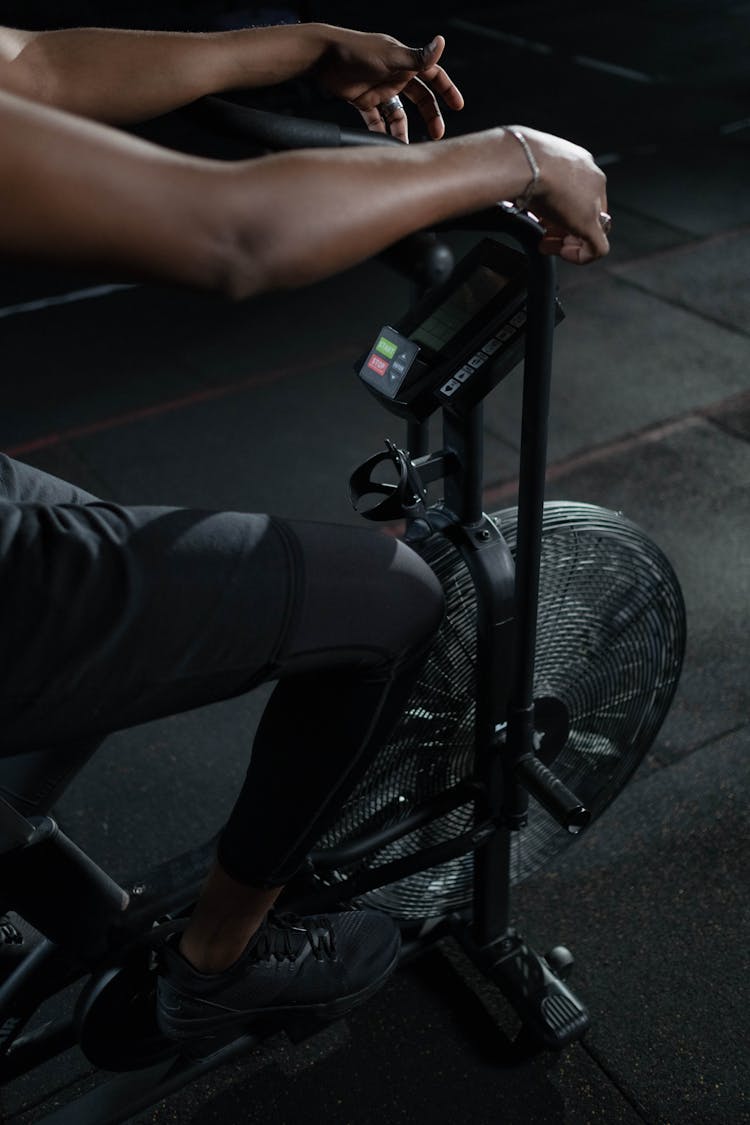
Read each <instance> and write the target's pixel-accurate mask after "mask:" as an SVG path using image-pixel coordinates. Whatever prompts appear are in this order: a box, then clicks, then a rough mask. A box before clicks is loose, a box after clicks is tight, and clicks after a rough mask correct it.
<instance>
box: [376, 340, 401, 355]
mask: <svg viewBox="0 0 750 1125" xmlns="http://www.w3.org/2000/svg"><path fill="white" fill-rule="evenodd" d="M375 351H376V352H380V354H381V355H384V356H386V357H387V358H388V359H393V357H394V355H395V354H396V352H397V351H398V344H394V342H393V340H388V339H387V338H386V337H385V336H381V337H380V339H379V340H378V342H377V344H376V345H375Z"/></svg>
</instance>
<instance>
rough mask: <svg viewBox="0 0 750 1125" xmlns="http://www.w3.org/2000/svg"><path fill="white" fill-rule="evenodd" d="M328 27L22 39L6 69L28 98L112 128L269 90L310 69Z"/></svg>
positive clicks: (87, 32) (82, 33)
mask: <svg viewBox="0 0 750 1125" xmlns="http://www.w3.org/2000/svg"><path fill="white" fill-rule="evenodd" d="M336 33H337V29H336V28H333V27H329V26H328V25H326V24H315V23H311V24H296V25H290V26H280V27H271V28H249V29H244V30H241V31H228V32H218V33H209V34H190V33H180V32H159V31H154V32H149V31H111V30H107V29H104V28H101V29H100V28H82V29H71V30H64V31H45V32H39V33H36V34H33V35H32V34H30V33H25V42H24V44H23V45H22V46H21V49H20V50H19V51H18V52H17V53H16V54H15V57H14V58H13V60H12V62H11V63H10V65H9V66H8V67H7V68H6V73H7V74H8V76H9V88H10V89H11V90H12V91H13V92H16V93H18V94H20V95H22V96H24V97H28V98H31V99H32V100H36V101H41V102H44V103H45V104H48V105H52V106H56V107H57V108H59V109H65V110H69V111H70V112H72V113H77V114H80V115H81V116H83V117H89V118H94V119H95V120H98V121H106V122H110V123H112V124H122V123H127V122H134V121H142V120H146V119H147V118H150V117H155V116H157V115H159V114H162V113H167V112H169V111H170V110H173V109H176V108H177V107H178V106H181V105H185V104H187V103H188V102H191V101H194V100H195V99H196V98H199V97H202V96H203V95H204V94H211V93H216V92H218V91H221V90H227V89H231V88H237V87H250V86H270V85H274V84H276V83H279V82H284V81H286V80H287V79H289V78H293V77H294V76H295V75H298V74H302V73H304V72H306V71H308V70H309V69H310V68H311V67H313V66H314V65H315V64H316V63H317V62H318V61H319V60H320V58H321V57H322V56H323V54H324V53H325V51H326V49H327V48H328V46H329V44H330V42H331V41H332V37H334V36H335V35H336Z"/></svg>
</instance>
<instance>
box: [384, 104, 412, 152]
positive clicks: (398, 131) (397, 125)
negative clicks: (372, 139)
mask: <svg viewBox="0 0 750 1125" xmlns="http://www.w3.org/2000/svg"><path fill="white" fill-rule="evenodd" d="M385 128H386V132H388V133H390V134H391V136H392V137H396V138H397V139H398V140H399V141H403V142H404V144H408V143H409V119H408V117H407V116H406V110H404V109H397V110H394V112H393V113H389V114H388V117H387V118H386V120H385Z"/></svg>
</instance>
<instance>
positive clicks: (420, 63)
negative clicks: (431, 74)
mask: <svg viewBox="0 0 750 1125" xmlns="http://www.w3.org/2000/svg"><path fill="white" fill-rule="evenodd" d="M444 50H445V39H444V38H443V36H442V35H436V36H435V38H434V39H431V40H430V42H429V43H428V44H427V46H426V47H414V48H412V54H413V56H414V59H415V65H416V69H417V70H427V68H428V67H430V66H434V65H435V63H436V62H437V61H438V59H439V58H440V56H441V55H442V53H443V51H444Z"/></svg>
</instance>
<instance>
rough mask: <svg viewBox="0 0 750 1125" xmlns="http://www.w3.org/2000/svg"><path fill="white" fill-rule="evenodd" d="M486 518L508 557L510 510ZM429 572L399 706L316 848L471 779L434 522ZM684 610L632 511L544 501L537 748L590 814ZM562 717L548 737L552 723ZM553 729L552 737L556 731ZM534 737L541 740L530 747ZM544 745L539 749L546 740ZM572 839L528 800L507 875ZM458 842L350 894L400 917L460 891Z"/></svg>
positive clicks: (634, 761)
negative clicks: (411, 871)
mask: <svg viewBox="0 0 750 1125" xmlns="http://www.w3.org/2000/svg"><path fill="white" fill-rule="evenodd" d="M491 519H492V520H493V521H494V522H495V524H496V525H497V527H498V528H499V529H500V531H501V532H502V534H503V536H504V537H505V539H506V541H507V543H508V546H509V547H510V549H511V551H512V552H513V554H514V555H515V550H516V538H517V512H516V509H507V510H505V511H501V512H495V513H493V514H492V515H491ZM422 553H423V556H424V557H425V559H426V560H427V561H428V562H429V563H430V565H431V566H432V568H433V570H434V571H435V573H436V574H437V576H438V578H439V579H440V581H441V583H442V586H443V589H444V591H445V598H446V616H445V619H444V622H443V625H442V627H441V631H440V633H439V634H438V637H437V640H436V642H435V644H434V646H433V648H432V650H431V653H430V655H429V658H428V659H427V661H426V663H425V667H424V670H423V673H422V675H421V677H420V680H419V682H418V683H417V685H416V687H415V689H414V691H413V693H412V696H411V699H410V701H409V704H408V706H407V708H406V711H405V713H404V716H403V718H402V720H401V722H400V723H399V725H398V727H397V728H396V730H395V731H394V733H393V735H392V737H391V739H390V741H389V742H388V743H387V744H386V745H385V746H383V747H382V749H381V750H380V751H379V753H378V754H377V756H376V758H375V759H374V760H373V762H372V763H371V764H370V766H369V768H368V771H367V773H366V774H365V776H364V777H363V778H362V780H361V781H360V783H359V785H358V787H357V789H356V790H355V791H354V793H353V794H352V795H351V797H350V798H349V800H348V802H347V803H346V805H345V806H344V808H343V809H342V811H341V813H340V816H339V818H338V820H337V822H336V823H335V824H334V826H333V827H332V828H331V829H330V830H329V831H328V832H327V833H326V835H325V836H324V837H323V839H322V840H321V841H320V843H319V845H318V847H320V848H331V847H335V846H338V845H341V844H343V843H344V842H346V841H348V840H350V839H351V838H352V837H356V836H361V835H362V833H363V831H364V830H365V827H366V828H367V829H381V828H384V827H386V826H389V825H391V824H394V823H397V822H398V821H399V820H400V819H402V818H403V817H404V816H406V815H408V814H409V813H410V812H411V811H412V810H413V809H414V808H415V806H417V805H420V804H422V803H424V802H425V801H428V800H429V799H430V798H431V797H434V796H436V795H437V794H439V793H441V792H443V791H444V790H445V789H447V788H449V787H450V786H453V785H456V784H457V783H458V782H460V781H463V780H466V779H468V778H471V777H472V774H473V759H474V699H475V685H476V659H475V652H476V598H475V593H474V587H473V584H472V580H471V577H470V575H469V572H468V569H467V567H466V565H465V563H464V561H463V559H462V557H461V554H460V552H459V551H458V550H457V548H456V547H455V546H454V545H453V544H451V543H450V542H449V541H448V540H447V539H446V538H445V537H444V536H442V535H440V534H436V535H434V536H433V537H432V538H431V539H429V540H428V541H427V543H426V544H425V545H424V548H423V550H422ZM684 645H685V611H684V605H683V600H682V594H681V591H680V587H679V584H678V582H677V579H676V577H675V574H674V572H673V570H672V567H671V565H670V564H669V562H668V560H667V559H666V557H665V556H664V555H663V553H662V552H661V551H660V550H659V548H658V547H656V545H655V544H654V543H652V542H651V540H650V539H649V538H648V537H647V536H646V535H645V533H644V532H643V531H642V530H641V529H640V528H638V527H637V526H636V525H635V524H633V523H631V522H630V521H629V520H627V519H625V518H624V517H623V516H622V515H620V514H619V513H615V512H611V511H608V510H607V509H604V508H600V507H596V506H594V505H589V504H578V503H566V502H553V503H548V504H545V508H544V524H543V532H542V553H541V568H540V579H539V611H538V628H537V644H536V662H535V672H534V695H535V698H536V699H537V700H539V703H540V706H539V710H540V724H539V725H540V727H541V730H542V734H544V727H545V721H544V719H543V718H542V712H543V713H544V714H545V715H547V716H551V722H552V726H553V727H554V728H555V732H556V734H555V737H553V736H552V735H551V736H550V738H549V741H548V740H547V738H546V737H543V739H542V745H541V747H540V756H541V757H542V758H543V760H544V761H545V762H546V764H547V765H549V766H550V767H551V768H552V769H553V771H554V772H555V774H556V775H557V776H558V777H559V778H560V779H561V780H562V781H563V782H564V783H565V784H566V785H567V786H568V787H569V788H571V789H572V790H573V792H574V793H576V795H577V796H578V797H580V798H581V800H582V801H583V803H584V804H585V805H586V806H587V808H588V809H589V810H590V811H591V818H592V821H593V820H595V819H596V818H597V817H598V816H599V815H600V814H601V813H602V812H603V810H604V809H605V808H606V807H607V805H608V804H609V803H610V802H611V801H612V800H613V799H614V797H615V796H616V795H617V794H618V793H619V791H620V790H621V789H622V787H623V786H624V785H625V783H626V782H627V780H628V779H629V777H630V776H631V774H632V773H633V771H634V770H635V769H636V767H637V766H638V764H639V762H640V761H641V760H642V758H643V757H644V755H645V754H646V752H647V751H648V749H649V747H650V746H651V744H652V743H653V740H654V738H655V737H656V734H657V732H658V730H659V728H660V726H661V724H662V722H663V720H664V717H665V715H666V713H667V711H668V709H669V706H670V704H671V701H672V697H673V695H674V692H675V689H676V687H677V682H678V679H679V675H680V670H681V667H682V658H683V653H684ZM561 729H562V731H563V734H562V737H559V732H560V730H561ZM566 735H567V737H566ZM545 744H546V745H545ZM550 748H552V753H550ZM472 819H473V806H472V804H471V803H467V804H465V805H462V806H461V807H460V808H458V809H455V810H453V811H452V812H450V813H448V814H446V815H444V816H441V817H440V818H439V819H437V820H434V821H432V822H431V823H430V824H428V825H426V826H424V827H421V828H419V829H417V830H416V831H414V832H411V833H410V834H409V835H407V836H403V837H402V838H400V839H399V840H396V841H395V842H393V843H391V844H388V845H387V846H385V847H382V848H380V849H379V850H377V851H376V852H374V853H372V854H371V855H368V857H367V859H366V860H364V861H360V863H359V864H358V865H357V866H356V867H354V868H349V869H347V870H345V871H337V872H331V873H326V874H324V875H322V876H321V878H322V879H323V880H324V881H325V882H333V883H335V882H338V881H340V880H341V879H342V878H343V877H344V876H346V875H348V874H350V873H351V871H353V870H356V869H357V868H361V867H365V868H367V869H371V868H375V867H378V866H380V865H382V864H384V863H388V862H390V861H392V860H395V859H398V858H401V857H402V856H404V855H411V854H412V853H413V852H414V851H416V850H418V849H421V848H424V847H428V846H431V845H434V844H438V843H441V842H443V841H445V840H448V839H451V838H452V837H454V836H456V835H458V834H459V833H461V832H465V831H467V830H468V829H469V828H470V827H471V825H472ZM574 839H575V837H573V836H571V835H570V833H568V832H567V831H566V830H565V829H564V828H562V827H561V826H560V825H559V824H558V823H557V821H556V820H554V819H553V817H552V816H551V815H550V814H549V813H548V812H547V811H546V810H545V809H544V808H542V806H541V805H539V804H538V803H537V802H536V801H535V800H534V799H533V798H531V797H530V798H529V818H528V824H527V826H526V827H524V828H522V829H520V830H519V831H517V832H514V833H513V834H512V838H511V848H512V850H511V878H512V882H513V883H520V882H521V881H523V880H524V879H527V878H528V877H529V876H530V875H531V874H533V873H534V872H535V871H537V870H538V869H539V868H540V867H541V866H542V865H543V864H545V863H547V862H548V861H549V860H551V859H552V858H553V857H554V856H556V855H558V854H559V853H560V852H561V851H562V850H563V849H564V848H566V847H568V846H569V845H570V844H571V842H572V841H573V840H574ZM472 893H473V857H472V855H471V854H468V855H465V856H462V857H460V858H459V859H455V860H451V861H449V862H448V863H444V864H441V865H440V866H439V867H433V868H431V869H429V870H426V871H421V872H418V873H417V874H415V875H410V876H408V877H407V878H404V879H402V880H399V881H398V882H396V883H391V884H388V885H386V886H383V887H379V888H377V889H376V890H373V891H370V892H368V893H367V894H365V895H363V896H362V897H361V899H359V900H358V902H359V903H360V904H361V905H367V906H372V907H375V908H377V909H380V910H384V911H386V912H387V913H389V914H392V915H393V916H394V917H397V918H399V919H402V920H404V921H407V922H409V921H412V922H413V921H416V920H419V919H427V918H434V917H440V916H443V915H445V914H447V913H451V912H453V911H457V910H463V909H465V908H466V907H467V906H469V905H470V904H471V901H472Z"/></svg>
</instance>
